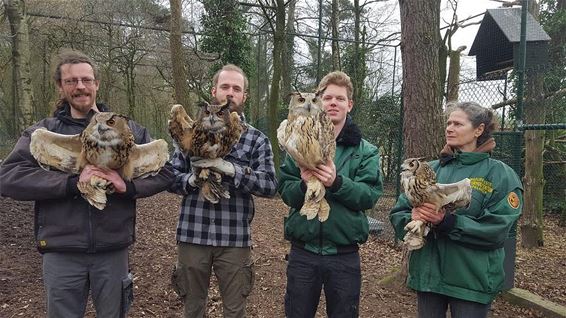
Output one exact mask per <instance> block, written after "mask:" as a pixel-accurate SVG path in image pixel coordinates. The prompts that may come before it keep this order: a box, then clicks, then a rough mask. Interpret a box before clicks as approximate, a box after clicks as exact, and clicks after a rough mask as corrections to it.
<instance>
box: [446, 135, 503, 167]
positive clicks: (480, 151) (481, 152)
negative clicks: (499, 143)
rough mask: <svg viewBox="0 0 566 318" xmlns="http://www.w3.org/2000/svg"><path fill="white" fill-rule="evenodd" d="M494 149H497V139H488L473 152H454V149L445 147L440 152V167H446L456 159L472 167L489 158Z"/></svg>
mask: <svg viewBox="0 0 566 318" xmlns="http://www.w3.org/2000/svg"><path fill="white" fill-rule="evenodd" d="M493 148H495V139H493V138H490V139H488V140H487V141H486V142H484V143H483V144H481V145H480V146H479V147H477V148H476V149H475V150H474V151H472V152H461V151H460V150H456V151H454V149H453V148H452V147H450V146H448V145H444V148H443V149H442V151H440V159H439V160H440V165H441V166H445V165H447V164H448V163H449V162H450V161H452V160H454V159H456V160H458V161H460V162H461V163H462V164H465V165H471V164H474V163H476V162H478V161H481V160H484V159H487V158H489V157H490V156H491V151H492V150H493Z"/></svg>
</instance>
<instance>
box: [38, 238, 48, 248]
mask: <svg viewBox="0 0 566 318" xmlns="http://www.w3.org/2000/svg"><path fill="white" fill-rule="evenodd" d="M39 246H41V247H46V246H47V241H44V240H40V241H39Z"/></svg>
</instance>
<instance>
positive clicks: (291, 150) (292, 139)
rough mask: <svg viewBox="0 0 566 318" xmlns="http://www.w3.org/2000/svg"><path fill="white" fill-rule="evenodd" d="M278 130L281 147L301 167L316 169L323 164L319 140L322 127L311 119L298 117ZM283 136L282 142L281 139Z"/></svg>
mask: <svg viewBox="0 0 566 318" xmlns="http://www.w3.org/2000/svg"><path fill="white" fill-rule="evenodd" d="M282 128H283V127H281V126H280V127H279V129H281V131H279V129H278V133H277V135H278V140H279V145H280V146H281V148H283V149H284V150H285V151H286V152H287V153H288V154H289V156H291V158H293V160H295V162H297V163H298V164H299V166H302V167H307V168H309V169H314V167H315V166H316V165H318V164H320V163H322V162H324V160H323V153H322V149H321V144H320V142H319V140H318V138H319V129H320V125H319V124H318V123H317V122H316V121H315V120H313V118H311V117H305V116H298V117H295V118H294V119H293V120H290V121H288V122H287V125H286V126H285V127H284V128H285V130H284V131H283V129H282ZM279 135H281V137H282V138H281V140H280V139H279Z"/></svg>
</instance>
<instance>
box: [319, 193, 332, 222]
mask: <svg viewBox="0 0 566 318" xmlns="http://www.w3.org/2000/svg"><path fill="white" fill-rule="evenodd" d="M329 214H330V205H329V204H328V202H326V199H324V198H323V199H322V200H321V201H320V210H319V211H318V220H319V221H320V222H324V221H326V220H328V216H329Z"/></svg>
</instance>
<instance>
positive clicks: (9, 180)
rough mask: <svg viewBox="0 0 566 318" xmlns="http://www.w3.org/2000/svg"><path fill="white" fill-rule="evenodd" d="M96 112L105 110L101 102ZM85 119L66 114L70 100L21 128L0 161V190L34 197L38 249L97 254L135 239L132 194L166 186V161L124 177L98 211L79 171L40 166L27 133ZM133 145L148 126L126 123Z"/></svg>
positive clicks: (72, 128)
mask: <svg viewBox="0 0 566 318" xmlns="http://www.w3.org/2000/svg"><path fill="white" fill-rule="evenodd" d="M97 106H98V108H99V109H100V110H101V111H108V108H107V107H106V106H104V105H102V104H98V105H97ZM93 113H94V112H93V111H91V113H90V114H89V116H88V117H87V118H86V119H83V120H80V119H74V118H72V117H71V116H70V109H69V105H65V106H64V107H62V108H60V109H59V110H58V111H56V112H55V116H54V117H50V118H46V119H43V120H41V121H39V122H38V123H36V124H35V125H33V126H31V127H29V128H28V129H26V130H25V131H24V132H23V134H22V136H21V137H20V139H19V140H18V142H17V144H16V146H15V147H14V150H13V151H12V152H11V153H10V154H9V155H8V157H7V158H6V160H4V162H3V163H2V165H1V166H0V180H1V181H0V194H1V195H3V196H7V197H11V198H13V199H15V200H24V201H28V200H29V201H35V237H36V243H37V248H38V249H39V251H40V252H42V253H43V252H52V251H57V252H86V253H96V252H103V251H110V250H116V249H121V248H125V247H127V246H129V245H131V244H132V243H133V242H134V240H135V220H136V198H142V197H147V196H151V195H153V194H156V193H158V192H161V191H163V190H165V189H167V188H168V187H169V186H170V184H171V183H172V182H173V181H174V179H175V176H174V174H173V172H172V168H171V166H170V165H166V166H165V167H164V168H162V169H161V171H160V172H159V173H158V174H157V175H156V176H151V177H147V178H143V179H141V178H138V179H135V180H132V181H131V182H126V188H127V190H126V192H125V193H123V194H111V195H109V196H108V203H107V205H106V208H105V209H104V210H102V211H100V210H97V209H96V208H94V207H92V206H91V205H90V204H89V203H88V202H87V201H86V200H84V199H83V198H82V197H81V195H80V193H79V191H78V189H77V181H78V175H71V174H68V173H65V172H61V171H57V170H51V171H46V170H44V169H42V168H41V167H39V165H38V163H37V161H36V160H35V159H34V158H33V156H32V155H31V153H30V150H29V144H30V136H31V133H32V132H33V131H34V130H35V129H37V128H39V127H45V128H47V129H48V130H50V131H53V132H57V133H60V134H66V135H72V134H78V133H80V132H82V131H83V130H84V129H85V128H86V126H87V124H88V122H89V121H90V118H91V117H92V115H93ZM129 126H130V128H131V129H132V133H133V135H134V138H135V142H136V144H144V143H147V142H149V141H151V138H150V136H149V133H148V131H147V129H145V128H144V127H142V126H140V125H138V124H137V123H135V122H134V121H131V120H130V122H129Z"/></svg>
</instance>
